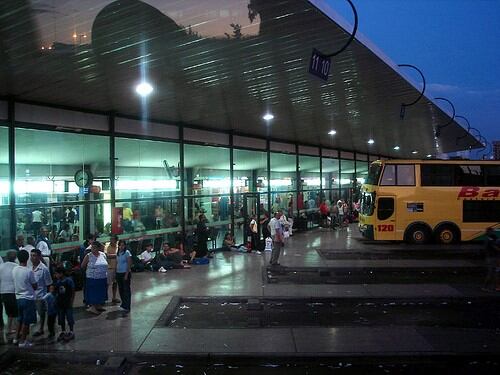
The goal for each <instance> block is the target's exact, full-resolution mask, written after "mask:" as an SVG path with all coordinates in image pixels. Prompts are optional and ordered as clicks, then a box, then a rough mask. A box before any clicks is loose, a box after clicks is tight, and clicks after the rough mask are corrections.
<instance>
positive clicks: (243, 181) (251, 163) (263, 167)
mask: <svg viewBox="0 0 500 375" xmlns="http://www.w3.org/2000/svg"><path fill="white" fill-rule="evenodd" d="M233 162H234V164H233V169H234V181H233V186H234V192H235V193H248V192H259V193H261V192H266V191H267V153H266V152H262V151H249V150H238V149H235V150H234V151H233Z"/></svg>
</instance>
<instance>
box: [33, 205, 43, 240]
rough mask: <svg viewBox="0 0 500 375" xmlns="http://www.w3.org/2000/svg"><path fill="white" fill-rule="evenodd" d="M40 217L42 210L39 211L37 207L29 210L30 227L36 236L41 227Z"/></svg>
mask: <svg viewBox="0 0 500 375" xmlns="http://www.w3.org/2000/svg"><path fill="white" fill-rule="evenodd" d="M42 217H43V214H42V211H40V210H39V209H38V208H36V209H35V210H34V211H33V212H31V227H32V229H33V234H34V235H35V236H38V232H39V231H40V228H41V227H42Z"/></svg>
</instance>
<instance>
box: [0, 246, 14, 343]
mask: <svg viewBox="0 0 500 375" xmlns="http://www.w3.org/2000/svg"><path fill="white" fill-rule="evenodd" d="M0 259H1V257H0ZM16 260H17V252H16V251H15V250H9V251H8V252H7V261H6V262H5V263H4V262H3V260H2V261H1V262H0V263H1V264H0V313H1V314H2V319H0V321H1V322H2V323H3V311H2V308H1V306H2V305H3V307H4V308H5V313H6V314H7V334H10V333H12V330H13V329H14V328H15V327H14V318H17V302H16V293H15V290H14V279H13V278H12V270H13V269H14V267H17V263H16Z"/></svg>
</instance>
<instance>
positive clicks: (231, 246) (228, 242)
mask: <svg viewBox="0 0 500 375" xmlns="http://www.w3.org/2000/svg"><path fill="white" fill-rule="evenodd" d="M222 246H223V248H224V249H225V250H226V251H231V250H232V251H239V252H240V253H244V252H247V250H248V249H247V248H246V247H245V246H243V245H240V246H238V245H236V243H235V242H234V238H233V236H231V233H229V232H226V234H225V235H224V240H223V241H222Z"/></svg>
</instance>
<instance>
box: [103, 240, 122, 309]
mask: <svg viewBox="0 0 500 375" xmlns="http://www.w3.org/2000/svg"><path fill="white" fill-rule="evenodd" d="M117 250H118V236H117V235H113V236H111V239H110V241H109V244H108V246H106V249H105V251H104V252H105V253H106V259H107V260H108V287H109V286H110V285H111V292H112V295H113V299H112V300H111V302H112V303H120V300H119V299H118V298H116V291H117V288H118V286H117V283H116V272H117V271H116V252H117Z"/></svg>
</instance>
